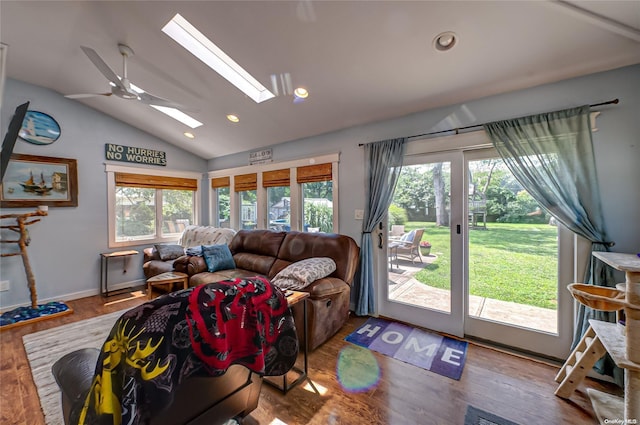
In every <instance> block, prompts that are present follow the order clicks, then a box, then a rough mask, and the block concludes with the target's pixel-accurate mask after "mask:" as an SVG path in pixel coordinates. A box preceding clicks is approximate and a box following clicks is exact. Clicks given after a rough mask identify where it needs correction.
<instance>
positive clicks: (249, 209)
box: [234, 173, 258, 229]
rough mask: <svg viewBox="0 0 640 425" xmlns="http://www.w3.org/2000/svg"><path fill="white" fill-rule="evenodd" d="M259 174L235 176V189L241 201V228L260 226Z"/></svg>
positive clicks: (239, 209)
mask: <svg viewBox="0 0 640 425" xmlns="http://www.w3.org/2000/svg"><path fill="white" fill-rule="evenodd" d="M257 187H258V175H257V174H256V173H250V174H241V175H238V176H235V178H234V190H235V191H236V192H237V193H238V200H239V202H240V208H238V209H237V211H238V212H239V214H240V215H239V219H240V221H239V222H240V229H255V228H257V226H258V214H257V213H258V192H257Z"/></svg>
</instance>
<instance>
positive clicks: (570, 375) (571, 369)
mask: <svg viewBox="0 0 640 425" xmlns="http://www.w3.org/2000/svg"><path fill="white" fill-rule="evenodd" d="M606 352H607V350H606V349H605V347H604V345H602V341H600V338H598V335H596V332H595V330H593V328H592V327H591V326H589V329H587V332H586V333H585V334H584V336H583V337H582V339H581V340H580V342H579V343H578V345H577V346H576V348H574V349H573V351H572V352H571V355H570V356H569V358H568V359H567V361H566V362H565V363H564V365H563V366H562V368H561V369H560V371H559V372H558V374H557V375H556V382H560V385H559V386H558V388H557V389H556V391H555V395H557V396H558V397H562V398H569V397H571V394H572V393H573V391H574V390H575V389H576V388H577V387H578V385H580V382H582V380H583V379H584V378H585V377H586V376H587V373H589V371H590V370H591V368H592V367H593V365H595V364H596V362H597V361H598V360H599V359H600V358H601V357H602V356H604V355H605V353H606Z"/></svg>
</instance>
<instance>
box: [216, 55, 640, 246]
mask: <svg viewBox="0 0 640 425" xmlns="http://www.w3.org/2000/svg"><path fill="white" fill-rule="evenodd" d="M614 98H619V99H620V104H618V105H612V106H606V107H601V108H598V110H601V111H602V115H600V117H599V118H598V121H597V125H598V129H599V130H598V131H597V132H595V133H594V135H593V139H594V149H595V155H596V167H597V169H598V177H599V180H600V192H601V196H602V204H603V212H604V217H605V221H606V226H607V229H608V232H609V235H610V239H611V240H613V241H615V242H616V246H615V247H614V250H615V251H619V252H632V253H636V252H640V219H639V212H640V65H635V66H630V67H625V68H620V69H617V70H613V71H608V72H603V73H598V74H593V75H590V76H585V77H580V78H574V79H570V80H565V81H561V82H558V83H554V84H547V85H543V86H539V87H534V88H530V89H526V90H520V91H515V92H511V93H506V94H502V95H497V96H491V97H487V98H483V99H478V100H474V101H471V102H467V103H464V104H458V105H454V106H451V107H446V108H439V109H433V110H428V111H424V112H420V113H417V114H412V115H409V116H405V117H401V118H397V119H393V120H388V121H382V122H376V123H372V124H368V125H363V126H359V127H353V128H349V129H346V130H342V131H337V132H334V133H330V134H325V135H321V136H317V137H311V138H307V139H303V140H297V141H293V142H287V143H283V144H279V145H275V146H273V159H274V161H284V160H288V159H292V158H301V157H305V156H309V155H311V154H319V153H326V152H341V156H340V168H339V179H340V181H339V185H340V199H339V202H340V233H343V234H347V235H349V236H351V237H353V238H354V239H355V240H356V241H357V242H358V243H360V231H361V227H362V222H361V221H359V220H355V219H354V210H355V209H357V208H364V189H363V188H364V185H365V183H364V178H365V177H364V157H363V149H362V148H360V147H358V144H359V143H366V142H373V141H378V140H383V139H389V138H395V137H402V136H411V135H416V134H423V133H427V132H430V131H434V130H446V129H449V128H454V127H463V126H467V125H473V124H482V123H486V122H490V121H497V120H502V119H508V118H515V117H519V116H524V115H531V114H535V113H541V112H548V111H554V110H559V109H564V108H570V107H574V106H579V105H584V104H592V103H599V102H602V101H607V100H610V99H614ZM336 107H340V105H336ZM247 162H248V153H243V154H237V155H230V156H227V157H222V158H215V159H212V160H209V165H208V167H209V170H210V171H212V170H220V169H224V168H229V167H236V166H240V165H246V164H247Z"/></svg>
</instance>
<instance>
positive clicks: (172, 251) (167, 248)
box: [154, 244, 184, 261]
mask: <svg viewBox="0 0 640 425" xmlns="http://www.w3.org/2000/svg"><path fill="white" fill-rule="evenodd" d="M154 246H155V248H156V251H158V255H159V256H160V259H161V260H162V261H169V260H175V259H176V258H178V257H182V256H183V255H184V248H182V247H181V246H180V245H161V244H158V245H154Z"/></svg>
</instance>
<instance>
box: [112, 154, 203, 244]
mask: <svg viewBox="0 0 640 425" xmlns="http://www.w3.org/2000/svg"><path fill="white" fill-rule="evenodd" d="M135 171H140V172H135ZM142 172H145V173H149V172H150V170H147V169H141V170H138V169H133V168H130V167H117V166H110V165H108V166H107V173H108V182H109V183H108V184H109V188H110V189H109V208H108V210H109V246H110V247H119V246H131V245H142V244H148V243H154V242H165V241H175V240H177V239H178V238H179V236H180V233H182V231H183V230H184V228H185V227H186V226H188V225H190V224H195V223H196V211H197V209H196V205H197V196H198V179H197V178H190V177H182V176H178V175H177V174H183V175H184V173H167V174H166V175H158V174H143V173H142ZM188 174H190V175H193V176H194V177H195V176H196V175H195V174H193V173H188Z"/></svg>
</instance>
